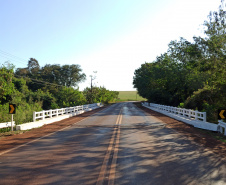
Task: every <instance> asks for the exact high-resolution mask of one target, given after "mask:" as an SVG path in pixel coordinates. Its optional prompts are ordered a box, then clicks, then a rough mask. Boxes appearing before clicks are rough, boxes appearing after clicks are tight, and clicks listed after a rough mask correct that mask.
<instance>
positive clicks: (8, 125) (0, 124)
mask: <svg viewBox="0 0 226 185" xmlns="http://www.w3.org/2000/svg"><path fill="white" fill-rule="evenodd" d="M11 124H12V123H11V122H6V123H0V128H7V127H11ZM13 126H15V121H13Z"/></svg>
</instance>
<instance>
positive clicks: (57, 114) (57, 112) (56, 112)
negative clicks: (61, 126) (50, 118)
mask: <svg viewBox="0 0 226 185" xmlns="http://www.w3.org/2000/svg"><path fill="white" fill-rule="evenodd" d="M56 117H58V109H56Z"/></svg>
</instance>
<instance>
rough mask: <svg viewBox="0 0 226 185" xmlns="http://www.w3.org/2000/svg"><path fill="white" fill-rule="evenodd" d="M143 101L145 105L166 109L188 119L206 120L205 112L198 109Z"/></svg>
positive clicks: (161, 109)
mask: <svg viewBox="0 0 226 185" xmlns="http://www.w3.org/2000/svg"><path fill="white" fill-rule="evenodd" d="M145 103H146V105H147V106H150V107H153V108H155V109H158V110H160V111H166V112H169V113H173V114H177V115H180V116H183V117H187V118H189V119H194V120H199V121H203V122H206V112H199V111H195V110H191V109H184V108H178V107H172V106H166V105H159V104H155V103H150V104H148V103H147V102H145Z"/></svg>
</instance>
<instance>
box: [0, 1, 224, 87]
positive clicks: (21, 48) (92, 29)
mask: <svg viewBox="0 0 226 185" xmlns="http://www.w3.org/2000/svg"><path fill="white" fill-rule="evenodd" d="M219 5H220V0H189V1H188V0H161V1H156V0H19V1H18V0H0V23H1V24H0V25H1V29H0V63H4V62H5V61H7V60H9V61H10V62H11V63H13V64H14V65H15V66H16V68H18V67H26V65H27V61H28V60H29V58H36V59H37V60H38V61H39V64H40V66H44V65H45V64H61V65H63V64H79V65H80V66H81V68H82V70H83V72H84V73H85V74H86V75H87V80H86V81H85V82H84V83H81V84H79V89H80V90H83V88H85V87H87V86H90V77H89V76H90V75H92V74H93V71H97V73H96V79H95V81H94V83H95V85H97V86H105V87H106V88H107V89H110V90H118V91H119V90H121V91H125V90H134V89H133V85H132V81H133V74H134V71H135V69H137V68H139V67H140V65H141V64H142V63H144V62H152V61H153V60H155V58H156V57H157V56H158V55H160V54H161V53H164V52H165V51H166V50H167V45H168V43H169V42H170V41H171V40H178V39H179V38H180V37H184V38H186V39H188V40H190V41H191V40H192V37H193V36H194V35H195V36H199V35H201V34H202V29H201V28H202V26H201V25H202V24H203V22H204V20H206V19H207V15H208V14H209V12H210V11H214V10H217V8H218V6H219ZM4 52H7V54H6V53H4ZM12 55H14V56H16V57H13V56H12ZM19 58H20V59H19Z"/></svg>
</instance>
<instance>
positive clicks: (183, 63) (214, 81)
mask: <svg viewBox="0 0 226 185" xmlns="http://www.w3.org/2000/svg"><path fill="white" fill-rule="evenodd" d="M225 18H226V11H225V4H224V1H222V5H221V6H220V7H219V10H218V11H217V12H210V14H209V16H208V20H206V21H205V22H204V24H203V26H204V33H205V37H193V42H189V41H187V40H186V39H185V38H180V40H174V41H171V42H170V43H169V45H168V50H167V51H166V52H165V53H164V54H162V55H160V56H158V57H157V58H156V60H155V61H153V62H152V63H144V64H142V65H141V67H140V68H138V69H136V70H135V72H134V78H133V84H134V87H135V88H137V91H138V93H139V95H141V96H142V97H144V98H147V99H148V101H149V102H152V103H158V104H164V105H170V106H178V107H184V108H188V109H195V110H199V111H206V112H207V121H209V122H217V110H218V109H220V108H225V107H226V55H225V54H226V45H225V43H226V34H225V30H226V25H225Z"/></svg>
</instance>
